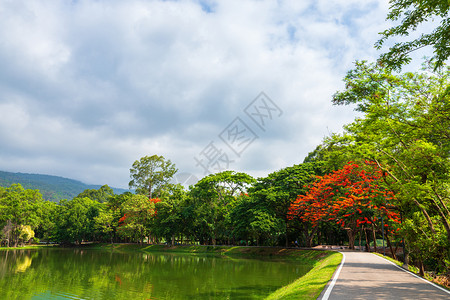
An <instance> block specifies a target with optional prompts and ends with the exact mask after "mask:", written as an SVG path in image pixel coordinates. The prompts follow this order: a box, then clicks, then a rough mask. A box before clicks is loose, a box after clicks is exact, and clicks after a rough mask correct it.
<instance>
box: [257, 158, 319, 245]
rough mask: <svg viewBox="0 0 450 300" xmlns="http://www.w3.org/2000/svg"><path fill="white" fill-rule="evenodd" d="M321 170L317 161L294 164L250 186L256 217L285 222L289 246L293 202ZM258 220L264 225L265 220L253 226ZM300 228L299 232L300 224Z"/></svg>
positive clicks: (283, 231)
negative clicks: (290, 214) (288, 214)
mask: <svg viewBox="0 0 450 300" xmlns="http://www.w3.org/2000/svg"><path fill="white" fill-rule="evenodd" d="M318 171H319V169H318V167H317V165H316V164H314V163H303V164H299V165H294V166H292V167H286V168H284V169H281V170H279V171H276V172H273V173H271V174H269V175H268V176H267V177H264V178H258V180H257V182H256V183H255V184H254V185H253V186H252V187H251V188H249V195H250V197H251V198H252V199H254V202H255V205H256V206H254V209H253V213H254V216H255V218H256V217H257V218H258V219H261V218H262V217H264V216H265V218H266V219H267V220H275V219H276V221H270V222H272V223H274V224H282V227H283V229H282V230H281V231H278V232H280V234H282V235H283V236H284V240H285V245H286V247H287V246H289V238H288V236H289V229H288V228H289V224H288V217H287V213H288V210H289V206H290V205H291V203H292V202H294V201H295V199H297V196H298V195H300V194H304V193H305V191H306V190H305V185H307V184H308V183H309V182H311V181H312V180H313V179H314V175H315V174H316V173H317V172H318ZM256 208H258V210H256ZM268 222H269V221H268ZM256 224H261V225H263V222H256V223H254V225H253V227H254V226H256ZM296 229H297V230H296V231H297V232H298V229H299V228H298V227H297V228H296ZM256 232H258V231H256ZM261 232H264V230H261Z"/></svg>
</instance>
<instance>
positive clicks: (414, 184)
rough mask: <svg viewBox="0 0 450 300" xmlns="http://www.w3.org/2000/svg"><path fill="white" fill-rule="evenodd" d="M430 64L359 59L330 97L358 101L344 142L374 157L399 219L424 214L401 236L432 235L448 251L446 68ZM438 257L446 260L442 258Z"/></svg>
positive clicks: (449, 106) (449, 97) (449, 94)
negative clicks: (411, 68) (390, 64)
mask: <svg viewBox="0 0 450 300" xmlns="http://www.w3.org/2000/svg"><path fill="white" fill-rule="evenodd" d="M435 69H436V65H434V64H428V65H427V64H426V65H425V66H424V69H423V71H422V72H417V73H411V72H407V73H404V74H394V73H392V71H391V70H389V69H386V68H382V67H381V66H379V65H375V64H368V63H366V62H358V63H356V67H355V69H354V70H351V71H349V72H348V74H347V76H346V77H345V79H344V81H345V83H346V88H345V90H344V91H342V92H338V93H336V94H335V95H334V97H333V102H334V103H335V104H338V105H347V104H354V105H356V106H357V107H356V110H358V111H359V112H361V114H362V117H360V118H358V119H356V120H355V121H354V122H353V123H352V124H349V125H347V126H346V127H345V130H346V135H347V136H348V137H349V138H348V139H347V142H348V145H349V149H352V151H354V152H355V153H358V155H359V156H360V157H361V158H362V159H367V160H371V161H374V162H376V164H377V165H378V167H379V168H380V169H381V170H382V172H383V174H384V176H383V181H384V183H385V184H386V186H388V187H389V189H390V190H391V191H393V192H394V193H395V195H396V198H395V199H396V200H395V205H396V206H397V207H398V209H399V210H400V212H401V213H402V218H403V219H404V220H412V219H414V220H424V221H425V223H422V222H413V223H414V224H426V226H427V227H428V228H422V230H419V234H410V235H408V238H409V239H413V240H409V241H407V243H409V244H414V243H416V241H418V240H421V239H422V238H424V237H425V236H431V237H432V239H431V240H432V241H433V244H434V247H435V249H440V250H438V251H437V252H441V253H446V255H450V253H449V249H450V213H449V206H450V189H449V188H448V187H449V182H450V154H449V153H450V131H449V128H450V118H449V115H450V88H449V86H450V70H449V69H448V68H447V67H446V68H444V67H442V68H441V69H439V70H437V71H435V72H434V71H433V70H435ZM417 213H419V214H421V215H422V217H421V218H419V217H417ZM409 223H411V222H405V223H404V224H409ZM413 223H411V224H413ZM405 226H406V225H405ZM405 230H406V231H407V228H405ZM438 232H445V233H446V234H445V235H442V234H437V233H438ZM442 238H444V240H442ZM422 250H423V249H422ZM422 250H421V248H420V247H417V248H416V251H422ZM437 252H436V253H437ZM412 254H413V256H415V257H416V258H417V259H420V257H421V256H422V254H420V253H418V252H416V253H412ZM413 258H414V257H413ZM439 260H440V262H441V264H442V265H443V268H447V267H448V265H449V263H448V259H447V260H444V259H439ZM446 261H447V263H446ZM445 265H447V267H446V266H445Z"/></svg>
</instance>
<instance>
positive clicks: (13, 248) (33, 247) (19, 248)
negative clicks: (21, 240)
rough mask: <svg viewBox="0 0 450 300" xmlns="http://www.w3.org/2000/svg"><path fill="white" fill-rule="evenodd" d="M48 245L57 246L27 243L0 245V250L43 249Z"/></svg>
mask: <svg viewBox="0 0 450 300" xmlns="http://www.w3.org/2000/svg"><path fill="white" fill-rule="evenodd" d="M48 247H57V246H56V245H26V246H20V247H0V250H27V249H43V248H48Z"/></svg>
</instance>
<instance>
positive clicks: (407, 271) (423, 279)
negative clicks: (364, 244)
mask: <svg viewBox="0 0 450 300" xmlns="http://www.w3.org/2000/svg"><path fill="white" fill-rule="evenodd" d="M372 254H373V255H375V256H377V257H379V258H382V259H384V260H385V261H387V262H388V263H390V264H391V265H393V266H395V267H397V268H398V269H400V270H402V271H405V272H406V273H409V274H410V275H412V276H414V277H416V278H418V279H421V280H422V281H425V282H426V283H429V284H431V285H432V286H434V287H435V288H438V289H439V290H441V291H444V292H446V293H447V294H449V295H450V291H449V290H447V289H446V288H443V287H441V286H440V285H438V284H436V283H434V282H431V281H429V280H427V279H425V278H423V277H420V276H419V275H417V274H414V273H413V272H411V271H409V270H406V269H405V268H402V267H400V266H398V265H396V264H395V263H393V262H392V261H390V260H389V259H386V258H384V257H382V256H379V255H376V254H374V253H372ZM324 300H325V299H324Z"/></svg>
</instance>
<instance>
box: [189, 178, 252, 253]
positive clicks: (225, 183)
mask: <svg viewBox="0 0 450 300" xmlns="http://www.w3.org/2000/svg"><path fill="white" fill-rule="evenodd" d="M254 182H255V179H254V178H253V177H251V176H250V175H248V174H245V173H239V172H234V171H224V172H220V173H216V174H211V175H208V176H206V177H204V178H202V179H201V180H200V181H198V182H197V183H196V184H195V186H194V187H193V188H192V189H191V191H190V196H191V200H190V201H191V205H192V206H193V207H194V210H195V223H196V224H195V225H194V226H195V227H196V228H197V229H196V234H197V236H198V238H199V239H200V240H201V242H206V241H205V239H209V240H211V243H212V244H213V245H216V242H217V240H218V239H222V240H224V239H226V240H227V241H229V240H230V239H231V238H232V236H231V232H232V229H231V228H230V222H229V220H230V218H229V213H230V212H231V209H232V207H233V206H234V205H235V204H236V197H237V196H238V195H240V194H242V193H245V192H246V190H247V188H248V186H249V185H250V184H252V183H254Z"/></svg>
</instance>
